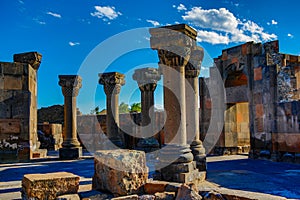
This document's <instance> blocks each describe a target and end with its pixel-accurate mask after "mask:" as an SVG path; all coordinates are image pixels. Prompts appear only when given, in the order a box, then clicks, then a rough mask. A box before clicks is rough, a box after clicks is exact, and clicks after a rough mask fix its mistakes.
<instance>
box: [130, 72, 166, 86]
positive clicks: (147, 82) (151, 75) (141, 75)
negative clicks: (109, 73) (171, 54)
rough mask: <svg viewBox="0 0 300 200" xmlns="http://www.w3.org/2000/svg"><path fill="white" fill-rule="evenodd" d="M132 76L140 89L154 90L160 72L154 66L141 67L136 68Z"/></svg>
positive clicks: (159, 77)
mask: <svg viewBox="0 0 300 200" xmlns="http://www.w3.org/2000/svg"><path fill="white" fill-rule="evenodd" d="M132 78H133V80H135V81H137V83H138V86H139V88H140V90H141V91H154V90H155V88H156V86H157V81H159V80H160V79H161V74H160V72H159V71H158V70H157V69H156V68H142V69H136V70H135V71H134V74H133V75H132Z"/></svg>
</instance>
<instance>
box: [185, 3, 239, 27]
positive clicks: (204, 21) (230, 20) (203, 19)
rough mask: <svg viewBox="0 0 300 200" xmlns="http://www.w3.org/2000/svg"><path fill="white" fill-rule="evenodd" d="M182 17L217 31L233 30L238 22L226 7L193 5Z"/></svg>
mask: <svg viewBox="0 0 300 200" xmlns="http://www.w3.org/2000/svg"><path fill="white" fill-rule="evenodd" d="M185 14H186V15H184V16H182V18H183V19H184V20H186V21H190V22H192V23H193V24H195V25H196V26H199V27H201V28H209V29H213V30H218V31H227V32H229V31H232V30H235V29H236V28H237V26H238V24H239V21H238V20H237V18H236V17H235V16H234V15H233V14H232V13H231V12H229V11H228V10H227V9H226V8H220V9H219V10H217V9H209V10H204V9H202V8H201V7H193V8H192V10H190V11H187V12H186V13H185Z"/></svg>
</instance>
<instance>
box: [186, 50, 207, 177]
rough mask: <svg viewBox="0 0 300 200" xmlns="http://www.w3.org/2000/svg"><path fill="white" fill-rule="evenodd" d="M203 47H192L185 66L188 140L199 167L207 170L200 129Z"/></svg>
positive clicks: (201, 169)
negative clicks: (200, 86)
mask: <svg viewBox="0 0 300 200" xmlns="http://www.w3.org/2000/svg"><path fill="white" fill-rule="evenodd" d="M203 55H204V53H203V49H202V48H201V47H198V46H197V47H195V48H194V49H192V52H191V58H190V60H189V62H188V64H187V65H186V68H185V78H186V80H187V82H188V83H187V84H186V91H187V92H186V121H187V124H186V127H187V138H188V139H187V140H188V144H190V146H191V150H192V153H193V155H194V161H196V164H197V168H198V169H199V170H200V171H206V155H205V149H204V147H203V144H202V141H201V140H200V131H199V128H200V126H199V98H198V97H199V79H198V76H199V74H200V67H201V62H202V60H203Z"/></svg>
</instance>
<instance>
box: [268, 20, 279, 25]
mask: <svg viewBox="0 0 300 200" xmlns="http://www.w3.org/2000/svg"><path fill="white" fill-rule="evenodd" d="M267 24H268V25H271V24H272V25H277V24H278V22H277V21H275V20H274V19H272V20H271V22H267Z"/></svg>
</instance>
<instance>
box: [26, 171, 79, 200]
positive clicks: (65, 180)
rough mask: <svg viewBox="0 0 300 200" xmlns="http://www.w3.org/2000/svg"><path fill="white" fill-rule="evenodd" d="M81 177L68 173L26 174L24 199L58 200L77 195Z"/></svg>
mask: <svg viewBox="0 0 300 200" xmlns="http://www.w3.org/2000/svg"><path fill="white" fill-rule="evenodd" d="M78 189H79V176H77V175H74V174H72V173H68V172H56V173H46V174H25V175H24V177H23V180H22V199H24V200H26V199H36V200H39V199H41V200H42V199H48V200H50V199H56V198H57V197H58V196H61V195H64V194H76V193H77V192H78Z"/></svg>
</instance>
